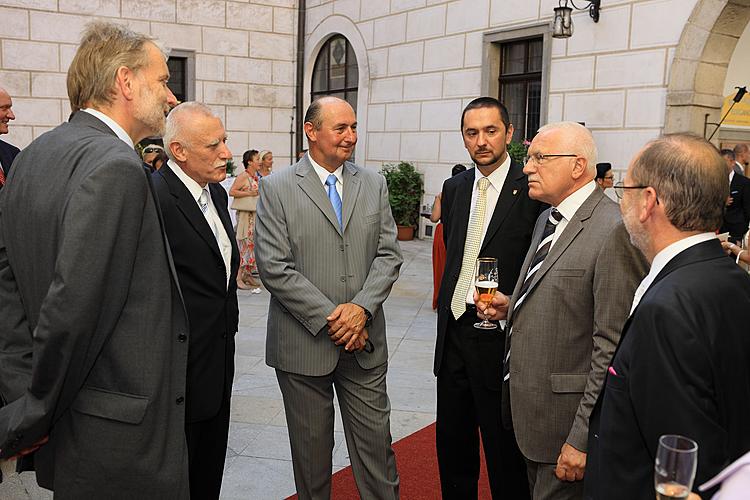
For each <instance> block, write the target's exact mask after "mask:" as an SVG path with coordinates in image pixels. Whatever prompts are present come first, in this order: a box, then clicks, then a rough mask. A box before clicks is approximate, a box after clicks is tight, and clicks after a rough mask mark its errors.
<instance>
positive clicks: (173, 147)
mask: <svg viewBox="0 0 750 500" xmlns="http://www.w3.org/2000/svg"><path fill="white" fill-rule="evenodd" d="M168 147H169V151H171V152H172V156H173V157H174V159H175V160H177V161H181V162H184V161H186V160H187V149H186V148H185V146H183V145H182V144H181V143H180V142H177V141H172V142H170V143H169V146H168Z"/></svg>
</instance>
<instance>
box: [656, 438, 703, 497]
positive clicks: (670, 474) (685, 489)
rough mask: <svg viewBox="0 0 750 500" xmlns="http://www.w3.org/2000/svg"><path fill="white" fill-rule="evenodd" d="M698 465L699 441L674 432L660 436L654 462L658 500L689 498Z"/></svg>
mask: <svg viewBox="0 0 750 500" xmlns="http://www.w3.org/2000/svg"><path fill="white" fill-rule="evenodd" d="M697 466H698V443H696V442H695V441H693V440H692V439H688V438H686V437H683V436H677V435H674V434H665V435H663V436H661V437H660V438H659V448H658V449H657V450H656V461H655V462H654V487H655V488H656V499H657V500H668V499H672V498H687V496H688V495H689V494H690V490H691V489H692V488H693V480H694V479H695V469H696V467H697Z"/></svg>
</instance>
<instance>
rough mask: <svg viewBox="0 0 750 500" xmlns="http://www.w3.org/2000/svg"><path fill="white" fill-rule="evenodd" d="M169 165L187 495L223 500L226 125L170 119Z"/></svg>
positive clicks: (227, 321)
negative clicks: (184, 352) (184, 353)
mask: <svg viewBox="0 0 750 500" xmlns="http://www.w3.org/2000/svg"><path fill="white" fill-rule="evenodd" d="M164 144H165V145H166V146H167V148H168V151H169V157H170V159H169V161H168V162H167V167H166V168H162V169H160V170H158V171H157V172H155V173H154V174H153V178H154V187H155V189H156V194H157V195H158V197H159V203H160V205H161V211H162V213H163V214H164V227H165V228H166V231H167V236H168V237H169V245H170V247H171V249H172V256H173V257H174V264H175V268H176V269H177V276H178V278H179V280H180V288H181V289H182V296H183V298H184V300H185V305H186V306H187V310H188V320H189V323H190V332H189V340H188V345H189V349H188V368H187V396H186V406H185V433H186V435H187V444H188V458H189V463H190V496H191V498H200V499H205V500H210V499H218V498H219V492H220V490H221V478H222V474H223V472H224V457H225V455H226V449H227V436H228V431H229V399H230V396H231V394H232V379H233V377H234V335H235V333H236V332H237V324H238V320H239V318H238V316H239V310H238V308H237V282H236V280H235V279H233V277H234V276H236V275H237V268H238V267H239V251H238V250H237V243H236V242H235V238H234V231H233V230H232V221H231V219H230V218H229V211H228V209H227V194H226V191H224V188H223V187H221V185H220V184H218V183H219V182H221V181H222V180H224V178H226V163H227V160H228V159H230V158H231V157H232V153H231V152H230V151H229V148H227V145H226V133H225V132H224V127H223V126H222V123H221V120H220V119H219V118H218V117H217V116H215V115H214V114H213V112H212V111H211V109H210V108H208V107H207V106H205V105H203V104H199V103H196V102H186V103H183V104H180V105H179V106H178V107H176V108H175V109H174V110H172V112H171V113H170V114H169V117H168V118H167V127H166V132H165V134H164Z"/></svg>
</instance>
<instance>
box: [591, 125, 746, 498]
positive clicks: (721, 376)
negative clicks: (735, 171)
mask: <svg viewBox="0 0 750 500" xmlns="http://www.w3.org/2000/svg"><path fill="white" fill-rule="evenodd" d="M726 173H727V167H726V165H725V164H724V162H723V161H722V159H721V158H720V157H719V155H718V154H717V153H716V150H715V149H714V147H713V145H711V144H710V143H708V142H706V141H705V140H704V139H703V138H701V137H698V136H693V135H688V134H675V135H668V136H664V137H662V138H659V139H656V140H655V141H652V142H651V143H649V144H647V145H646V146H645V147H644V148H643V149H642V150H641V151H640V152H639V153H638V154H637V155H636V156H635V158H634V159H633V161H632V162H631V164H630V166H629V167H628V172H627V174H626V176H625V180H624V182H623V186H622V188H621V191H624V193H621V194H622V205H621V210H622V214H623V220H624V222H625V226H626V227H627V230H628V233H630V238H631V240H632V241H633V242H634V243H635V245H636V246H637V247H638V248H639V249H640V250H641V251H642V252H643V253H644V254H645V256H646V258H647V259H648V260H649V261H650V262H651V270H650V271H649V273H648V275H647V276H646V278H645V279H644V280H643V281H642V282H641V284H640V286H639V287H638V289H637V291H636V293H635V297H634V300H633V304H632V306H631V311H632V312H631V314H630V317H629V318H628V320H627V322H626V323H625V325H624V327H623V332H622V338H621V340H620V344H619V346H618V348H617V351H616V353H615V355H614V358H613V359H612V362H611V364H610V365H609V367H608V370H607V377H606V379H605V382H604V389H603V390H602V392H601V394H600V395H599V398H598V400H597V402H596V406H595V408H594V411H593V413H592V415H591V424H590V426H589V461H588V464H587V467H586V468H587V473H586V495H585V497H586V498H587V499H597V500H598V499H607V500H619V499H623V500H624V499H628V500H630V499H633V498H654V480H653V476H654V459H655V457H656V450H657V447H658V441H659V437H660V436H661V435H663V434H681V435H683V436H687V437H689V438H691V439H693V440H695V441H696V442H697V443H698V468H697V472H696V476H695V482H694V487H695V489H697V486H698V485H700V484H702V483H704V482H705V481H707V480H708V479H710V478H711V477H713V476H714V475H715V474H717V473H718V472H719V471H721V470H722V469H723V468H724V466H726V465H727V464H729V463H730V462H732V461H733V460H735V459H736V458H738V457H740V456H742V455H743V454H744V453H745V452H747V451H748V450H750V433H748V431H747V418H748V415H750V370H748V359H750V336H748V335H747V328H748V325H749V324H750V278H749V277H748V275H747V273H745V272H744V271H743V270H742V269H740V268H739V267H738V266H736V265H735V264H734V262H732V261H731V260H730V259H727V258H726V256H725V255H724V253H723V252H722V248H721V245H720V244H719V241H718V240H717V239H716V236H715V234H714V232H715V230H716V227H717V226H718V225H719V224H720V222H721V214H722V208H723V205H724V202H725V201H726V198H727V195H728V189H727V182H726V181H727V176H726ZM685 186H690V187H691V189H690V190H688V191H686V190H685V189H684V188H685ZM704 495H706V494H704ZM710 497H711V492H709V493H708V494H707V495H706V496H704V497H703V498H710Z"/></svg>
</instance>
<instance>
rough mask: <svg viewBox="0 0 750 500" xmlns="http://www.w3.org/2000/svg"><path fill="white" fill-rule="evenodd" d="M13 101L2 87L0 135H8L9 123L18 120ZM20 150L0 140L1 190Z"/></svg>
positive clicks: (0, 95) (0, 92) (0, 94)
mask: <svg viewBox="0 0 750 500" xmlns="http://www.w3.org/2000/svg"><path fill="white" fill-rule="evenodd" d="M12 108H13V99H11V98H10V94H8V92H7V91H6V90H5V89H4V88H2V87H0V135H2V134H7V133H8V123H9V122H10V121H11V120H15V119H16V115H14V114H13V109H12ZM18 152H19V149H18V148H17V147H15V146H14V145H12V144H8V143H7V142H5V141H3V140H0V189H2V188H3V185H5V180H6V179H7V177H8V174H9V173H10V166H11V164H12V163H13V160H14V159H15V158H16V155H17V154H18Z"/></svg>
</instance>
